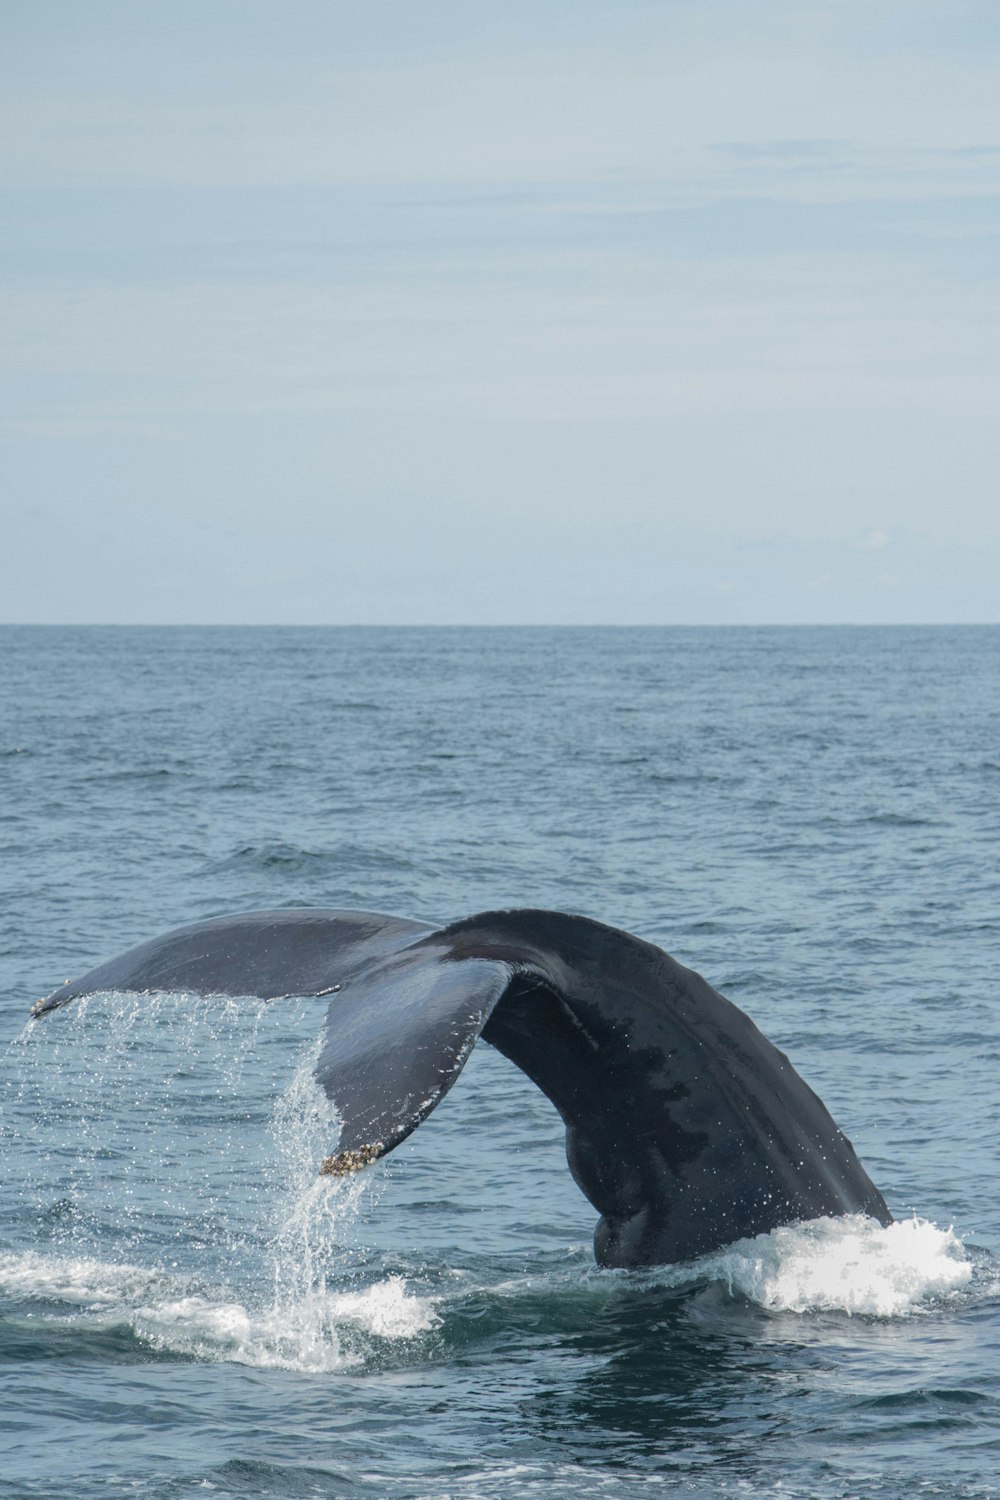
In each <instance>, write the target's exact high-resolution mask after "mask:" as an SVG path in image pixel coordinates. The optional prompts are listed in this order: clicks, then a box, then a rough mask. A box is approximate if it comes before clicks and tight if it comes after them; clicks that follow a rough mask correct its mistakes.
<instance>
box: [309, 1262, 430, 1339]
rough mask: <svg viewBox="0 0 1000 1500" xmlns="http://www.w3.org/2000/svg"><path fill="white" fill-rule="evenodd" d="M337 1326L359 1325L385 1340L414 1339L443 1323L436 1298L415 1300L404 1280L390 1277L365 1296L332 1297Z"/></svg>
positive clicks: (362, 1293)
mask: <svg viewBox="0 0 1000 1500" xmlns="http://www.w3.org/2000/svg"><path fill="white" fill-rule="evenodd" d="M330 1302H331V1308H332V1312H333V1316H334V1318H335V1320H336V1321H337V1322H338V1323H344V1322H350V1323H356V1324H358V1325H359V1326H360V1327H361V1328H364V1329H365V1331H366V1332H367V1333H374V1334H377V1335H378V1337H379V1338H383V1339H412V1338H416V1336H417V1334H419V1333H428V1332H429V1331H430V1330H431V1329H432V1328H436V1327H437V1326H438V1324H439V1323H440V1322H441V1319H440V1318H439V1317H438V1315H437V1313H436V1312H435V1311H434V1302H435V1299H434V1298H433V1297H414V1296H411V1295H410V1294H409V1293H408V1292H407V1290H406V1282H405V1281H404V1280H403V1278H402V1277H401V1276H389V1277H387V1278H386V1280H385V1281H379V1282H376V1284H375V1285H374V1286H370V1287H368V1289H367V1290H366V1291H363V1292H340V1293H334V1294H332V1295H331V1297H330Z"/></svg>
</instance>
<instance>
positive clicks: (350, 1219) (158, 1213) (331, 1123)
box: [0, 994, 437, 1373]
mask: <svg viewBox="0 0 1000 1500" xmlns="http://www.w3.org/2000/svg"><path fill="white" fill-rule="evenodd" d="M314 1012H315V1006H314V1004H313V1003H310V1002H309V1001H307V1000H306V1001H302V1002H301V1003H299V1002H292V1003H290V1004H285V1003H282V1004H281V1005H280V1006H278V1005H275V1004H273V1003H268V1002H261V1001H257V1000H251V1001H246V1002H243V1001H230V1000H227V999H214V998H213V999H206V998H205V997H182V996H175V995H172V996H155V995H143V996H136V995H114V994H111V995H102V996H88V997H86V998H85V999H83V1000H81V1001H80V1002H78V1004H76V1005H75V1006H74V1007H73V1008H72V1010H67V1012H66V1014H65V1015H62V1014H60V1015H59V1016H58V1017H54V1018H52V1021H51V1022H46V1023H43V1024H42V1025H38V1024H37V1023H34V1024H33V1025H32V1026H31V1027H30V1028H29V1029H26V1031H25V1033H24V1034H23V1036H22V1037H20V1038H18V1045H17V1050H16V1054H14V1053H10V1054H9V1057H10V1059H11V1061H14V1060H15V1058H16V1063H15V1076H14V1079H13V1087H12V1088H11V1090H10V1091H9V1092H8V1093H7V1095H6V1100H5V1103H6V1108H5V1109H0V1134H2V1136H3V1140H4V1144H5V1146H9V1147H10V1148H11V1158H12V1159H14V1158H15V1157H16V1159H17V1160H18V1161H19V1162H20V1163H21V1164H22V1177H21V1179H20V1182H19V1183H18V1184H12V1187H13V1190H14V1191H15V1193H16V1195H17V1196H18V1197H19V1198H20V1200H21V1203H22V1207H23V1210H24V1217H25V1220H26V1222H31V1223H33V1224H34V1225H35V1226H36V1235H37V1238H36V1242H35V1244H34V1245H33V1246H32V1248H30V1249H26V1250H23V1251H22V1252H21V1253H17V1252H16V1251H13V1252H11V1253H7V1254H3V1255H0V1290H3V1291H5V1292H6V1293H8V1294H9V1295H10V1296H11V1297H12V1298H13V1299H14V1300H15V1302H20V1303H33V1304H35V1305H36V1306H37V1305H38V1304H39V1303H41V1304H44V1307H45V1311H44V1313H43V1316H44V1317H45V1318H47V1319H52V1320H54V1321H56V1322H69V1323H72V1324H74V1325H75V1326H77V1327H80V1328H81V1330H86V1329H102V1328H110V1327H116V1328H127V1329H130V1330H131V1331H132V1333H133V1334H134V1335H135V1337H136V1338H137V1339H138V1340H140V1341H141V1342H142V1343H143V1344H145V1345H146V1346H148V1347H151V1348H153V1349H156V1350H162V1351H166V1352H170V1353H174V1354H182V1355H187V1356H189V1357H193V1358H198V1359H210V1360H231V1361H235V1362H239V1363H245V1364H251V1365H255V1366H259V1367H271V1368H287V1369H293V1370H298V1371H303V1372H312V1373H320V1372H329V1371H336V1370H338V1369H341V1368H344V1367H346V1366H349V1365H353V1364H356V1363H358V1361H359V1360H363V1359H366V1358H368V1357H370V1356H371V1355H372V1354H373V1353H374V1354H376V1356H377V1349H378V1347H379V1343H380V1341H385V1340H398V1339H408V1338H414V1337H416V1336H417V1335H418V1334H420V1333H423V1332H425V1331H426V1330H428V1329H430V1328H432V1327H433V1326H434V1325H435V1323H436V1322H437V1316H436V1314H435V1313H434V1311H433V1304H432V1301H431V1299H429V1298H421V1297H418V1296H414V1295H411V1294H410V1292H409V1290H408V1288H407V1286H406V1284H405V1283H404V1282H403V1280H402V1279H401V1278H400V1277H398V1276H390V1277H388V1278H382V1279H378V1280H375V1281H374V1282H373V1281H372V1272H371V1268H369V1267H367V1266H366V1264H365V1257H364V1255H363V1253H362V1252H361V1251H360V1250H359V1247H358V1244H357V1229H358V1222H359V1220H361V1219H363V1217H364V1216H365V1215H366V1214H367V1213H369V1212H370V1210H371V1207H372V1205H373V1203H374V1201H375V1199H376V1198H377V1195H378V1191H379V1175H378V1174H372V1173H366V1174H364V1176H363V1177H358V1178H349V1179H337V1178H331V1177H320V1176H319V1175H318V1172H319V1166H320V1163H321V1162H322V1161H323V1159H324V1157H325V1156H326V1155H327V1154H328V1153H329V1151H330V1149H331V1147H332V1146H334V1145H335V1144H336V1141H337V1137H338V1135H339V1121H338V1119H337V1117H336V1114H335V1113H334V1110H333V1107H332V1106H331V1104H330V1102H329V1101H328V1100H327V1099H326V1097H325V1096H324V1095H323V1093H322V1090H320V1089H319V1087H318V1086H317V1084H316V1083H315V1080H314V1077H313V1065H314V1062H315V1054H316V1050H317V1047H318V1045H319V1044H318V1043H317V1041H316V1040H315V1015H314ZM53 1023H54V1024H53ZM306 1038H308V1040H306ZM282 1078H284V1079H285V1080H289V1079H290V1081H288V1082H287V1084H286V1086H285V1087H284V1088H280V1084H278V1085H277V1086H276V1080H280V1079H282ZM15 1147H16V1150H15V1149H14V1148H15ZM39 1241H42V1242H43V1243H39ZM32 1315H33V1314H32Z"/></svg>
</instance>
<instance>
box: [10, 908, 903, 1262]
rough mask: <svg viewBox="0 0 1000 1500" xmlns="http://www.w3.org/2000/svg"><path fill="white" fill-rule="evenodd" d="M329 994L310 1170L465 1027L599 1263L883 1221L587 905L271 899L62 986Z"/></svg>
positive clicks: (675, 985) (407, 1121) (824, 1117)
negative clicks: (578, 1206) (266, 906)
mask: <svg viewBox="0 0 1000 1500" xmlns="http://www.w3.org/2000/svg"><path fill="white" fill-rule="evenodd" d="M98 990H132V991H139V992H143V991H162V990H176V991H183V992H189V991H190V992H194V993H197V994H207V995H210V994H230V995H239V994H246V995H256V996H261V997H264V998H276V997H279V996H288V995H317V996H325V995H328V996H329V997H330V1000H329V1005H328V1009H327V1015H326V1022H325V1029H324V1037H323V1043H322V1047H321V1051H320V1055H319V1060H318V1062H317V1065H316V1074H317V1078H318V1080H319V1082H320V1084H321V1085H322V1087H323V1088H324V1090H325V1091H326V1093H327V1095H328V1096H329V1098H330V1099H332V1100H333V1102H334V1104H335V1106H336V1108H337V1110H338V1112H339V1114H340V1116H341V1119H342V1122H343V1124H342V1130H341V1135H340V1140H339V1142H338V1143H337V1149H336V1151H334V1152H333V1153H332V1154H331V1155H330V1156H328V1157H327V1158H326V1160H325V1162H324V1163H323V1166H322V1170H323V1171H325V1172H328V1173H331V1174H334V1175H341V1174H344V1173H348V1172H352V1171H356V1170H359V1169H360V1168H362V1167H364V1166H366V1165H368V1164H369V1163H370V1162H372V1161H374V1160H376V1159H377V1158H378V1157H380V1156H384V1155H385V1154H386V1153H387V1152H389V1151H391V1150H392V1149H393V1148H394V1147H395V1146H397V1145H399V1143H400V1142H401V1141H403V1140H405V1138H406V1137H407V1136H408V1135H409V1134H410V1133H411V1132H412V1131H413V1130H415V1129H416V1127H417V1126H418V1125H419V1124H420V1123H421V1122H422V1121H423V1120H424V1119H426V1118H427V1116H428V1115H429V1114H430V1113H431V1111H432V1110H433V1109H434V1108H435V1106H436V1105H437V1104H438V1103H439V1102H440V1101H441V1099H442V1098H443V1097H444V1095H445V1094H446V1093H447V1092H448V1090H449V1089H450V1088H451V1087H452V1085H453V1084H454V1082H455V1080H456V1079H457V1077H458V1075H459V1074H460V1072H461V1071H462V1068H463V1067H464V1065H465V1062H466V1061H467V1059H468V1056H469V1054H470V1052H471V1051H472V1048H473V1046H474V1045H475V1043H476V1041H477V1040H478V1039H479V1037H480V1036H482V1037H483V1038H484V1039H485V1040H486V1041H487V1042H490V1043H491V1044H492V1045H493V1046H495V1047H496V1048H497V1049H498V1050H499V1051H500V1052H502V1053H503V1054H504V1055H505V1056H506V1057H508V1058H509V1059H510V1060H511V1061H512V1062H513V1063H515V1064H516V1065H517V1067H519V1068H521V1069H522V1070H523V1071H524V1072H525V1073H527V1075H528V1076H529V1077H530V1078H531V1079H532V1080H533V1081H534V1082H535V1083H536V1084H537V1085H538V1087H539V1088H541V1089H542V1090H543V1092H544V1093H545V1094H547V1095H548V1097H549V1098H550V1099H551V1100H552V1102H553V1104H554V1105H555V1106H556V1108H557V1110H558V1111H559V1113H560V1115H561V1116H562V1118H563V1120H564V1122H565V1125H566V1154H567V1158H568V1161H569V1166H570V1170H571V1171H572V1173H573V1176H574V1178H575V1179H576V1181H577V1183H578V1184H579V1186H580V1188H581V1189H582V1191H583V1192H584V1193H585V1194H586V1196H587V1198H588V1199H589V1200H590V1202H591V1203H592V1204H593V1205H594V1207H595V1208H596V1209H597V1210H598V1212H599V1214H600V1215H601V1218H600V1221H599V1223H598V1225H597V1229H596V1231H595V1237H594V1245H595V1253H596V1256H597V1259H598V1261H599V1262H600V1263H601V1264H602V1265H610V1266H637V1265H650V1264H659V1263H662V1262H668V1261H676V1260H683V1259H687V1258H689V1257H691V1256H694V1255H699V1254H703V1253H705V1252H707V1251H710V1250H714V1249H717V1248H719V1247H720V1246H721V1245H724V1244H728V1243H730V1242H732V1241H733V1240H736V1239H741V1238H744V1237H746V1236H750V1235H754V1234H758V1233H761V1232H764V1231H767V1230H770V1229H774V1228H776V1227H778V1226H779V1225H781V1224H787V1223H791V1222H794V1221H795V1220H799V1219H811V1218H817V1217H819V1216H821V1215H826V1214H833V1215H836V1214H844V1213H862V1214H868V1215H870V1216H871V1217H873V1218H875V1219H878V1220H879V1221H880V1222H881V1223H883V1224H887V1223H889V1222H891V1215H890V1213H889V1211H888V1209H887V1207H886V1204H885V1201H884V1199H883V1198H882V1195H881V1193H879V1191H878V1189H877V1188H876V1187H875V1186H874V1184H873V1183H872V1181H871V1179H870V1178H869V1177H868V1175H867V1173H866V1172H865V1170H864V1168H863V1167H862V1165H861V1163H860V1162H859V1160H858V1158H857V1156H856V1154H855V1152H854V1149H853V1147H852V1146H851V1143H850V1141H848V1139H847V1138H846V1136H844V1135H843V1133H842V1132H841V1131H840V1130H839V1129H838V1128H837V1126H836V1124H835V1123H834V1121H833V1119H832V1118H831V1116H830V1114H829V1112H828V1111H827V1109H826V1107H825V1105H824V1104H823V1103H822V1101H821V1100H820V1099H819V1098H818V1097H817V1095H816V1094H815V1093H813V1091H812V1089H810V1088H809V1086H808V1085H807V1084H806V1083H805V1082H804V1081H803V1079H802V1078H800V1077H799V1075H798V1073H796V1071H795V1069H794V1068H793V1067H792V1065H791V1063H790V1062H789V1061H788V1059H787V1057H785V1056H784V1054H783V1053H781V1052H780V1051H779V1050H778V1049H777V1048H776V1047H775V1046H773V1044H772V1043H771V1042H769V1041H768V1040H767V1038H766V1037H764V1036H763V1035H762V1034H761V1032H760V1031H758V1029H757V1027H756V1026H755V1025H754V1023H753V1022H752V1021H751V1020H750V1018H749V1017H748V1016H746V1015H745V1014H744V1013H743V1012H742V1011H741V1010H739V1009H738V1008H737V1007H736V1006H735V1005H733V1004H731V1002H730V1001H728V1000H727V999H726V998H725V997H724V996H723V995H720V994H719V993H718V991H716V990H714V989H713V988H712V987H711V985H709V984H708V983H707V982H706V981H705V980H704V979H702V978H701V976H700V975H699V974H696V973H695V972H694V971H693V970H691V969H687V968H685V967H684V966H683V965H681V964H679V963H677V962H676V960H674V959H672V958H671V957H669V955H668V954H666V953H664V952H663V951H662V950H660V949H659V948H656V947H654V946H653V945H652V944H650V943H646V942H643V941H642V940H641V939H639V938H636V937H632V936H631V935H630V934H628V933H625V932H621V931H619V930H617V929H615V928H612V927H606V926H604V925H603V924H601V923H599V922H594V921H591V920H589V919H588V918H585V917H577V916H569V915H566V914H564V913H560V912H549V911H537V910H530V909H529V910H518V911H500V912H486V913H482V914H480V915H479V916H474V917H470V918H467V919H465V920H464V921H460V922H456V923H454V924H452V925H451V926H448V927H441V928H433V927H430V926H429V925H427V924H425V923H419V922H410V921H406V920H404V919H401V918H396V917H386V916H382V915H380V914H378V913H370V912H353V911H352V912H339V911H332V912H328V911H315V910H312V909H311V908H289V909H286V910H282V911H276V912H251V913H247V914H243V915H239V916H233V917H220V918H215V919H213V920H211V921H208V922H200V923H196V924H194V925H193V926H190V927H184V928H180V929H178V930H176V931H174V932H171V933H167V934H166V935H165V936H164V937H160V938H155V939H152V940H151V941H150V942H147V943H143V944H140V945H139V946H138V947H137V948H133V949H130V950H129V951H128V952H127V953H125V954H122V955H121V956H120V957H118V958H116V959H112V960H111V961H110V962H108V963H106V964H102V965H100V966H99V967H98V968H96V969H94V970H92V971H91V972H90V973H88V974H86V975H84V976H83V977H82V978H81V979H79V980H76V981H74V982H73V983H71V984H67V985H64V986H63V987H62V988H61V989H60V990H57V991H55V992H54V993H53V994H52V995H50V996H49V997H48V998H47V999H45V1000H43V1001H41V1002H39V1004H38V1006H36V1007H35V1012H34V1013H35V1014H37V1015H42V1014H45V1013H47V1012H48V1011H51V1010H54V1009H57V1008H58V1007H59V1006H61V1005H64V1004H66V1003H67V1002H69V1001H70V1000H72V999H73V998H75V997H76V996H79V995H83V994H88V993H93V992H95V991H98Z"/></svg>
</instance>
